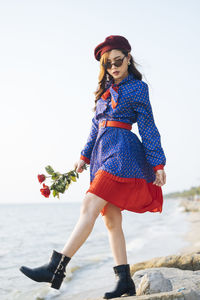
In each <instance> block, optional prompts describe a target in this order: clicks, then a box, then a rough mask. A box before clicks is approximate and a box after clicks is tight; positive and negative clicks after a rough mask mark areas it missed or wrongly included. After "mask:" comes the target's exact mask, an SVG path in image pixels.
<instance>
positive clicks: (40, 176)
mask: <svg viewBox="0 0 200 300" xmlns="http://www.w3.org/2000/svg"><path fill="white" fill-rule="evenodd" d="M45 179H46V176H45V175H43V174H41V175H38V180H39V183H42V182H43V181H45Z"/></svg>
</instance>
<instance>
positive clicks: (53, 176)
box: [51, 172, 59, 180]
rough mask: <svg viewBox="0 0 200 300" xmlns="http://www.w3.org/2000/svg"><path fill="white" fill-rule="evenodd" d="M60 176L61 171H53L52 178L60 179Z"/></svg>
mask: <svg viewBox="0 0 200 300" xmlns="http://www.w3.org/2000/svg"><path fill="white" fill-rule="evenodd" d="M58 178H59V173H58V172H56V173H53V174H52V176H51V179H52V180H56V179H58Z"/></svg>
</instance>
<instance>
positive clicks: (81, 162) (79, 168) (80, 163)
mask: <svg viewBox="0 0 200 300" xmlns="http://www.w3.org/2000/svg"><path fill="white" fill-rule="evenodd" d="M85 164H86V162H85V161H84V160H82V159H79V160H78V161H77V162H75V164H74V169H75V170H76V172H77V173H82V172H83V170H84V169H83V166H84V165H85Z"/></svg>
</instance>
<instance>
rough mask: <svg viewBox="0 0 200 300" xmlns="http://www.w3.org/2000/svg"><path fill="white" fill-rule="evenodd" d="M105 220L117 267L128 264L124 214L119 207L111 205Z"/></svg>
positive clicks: (107, 209) (108, 206)
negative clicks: (123, 224) (123, 225)
mask: <svg viewBox="0 0 200 300" xmlns="http://www.w3.org/2000/svg"><path fill="white" fill-rule="evenodd" d="M103 220H104V222H105V225H106V227H107V229H108V236H109V242H110V247H111V250H112V253H113V257H114V260H115V263H116V265H122V264H127V254H126V242H125V238H124V233H123V230H122V214H121V210H120V209H119V207H117V206H115V205H113V204H111V203H109V204H108V205H107V207H106V214H105V215H104V216H103Z"/></svg>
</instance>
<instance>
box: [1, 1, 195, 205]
mask: <svg viewBox="0 0 200 300" xmlns="http://www.w3.org/2000/svg"><path fill="white" fill-rule="evenodd" d="M199 11H200V1H198V0H196V1H195V0H190V1H186V0H185V1H184V0H163V1H160V0H125V1H117V0H115V1H114V0H111V1H105V0H102V1H96V0H91V1H87V0H85V1H81V0H77V1H67V0H65V1H59V0H55V1H51V0H48V1H44V0H40V1H36V0H34V1H33V0H32V1H29V0H26V1H25V0H24V1H20V0H17V1H10V0H7V1H0V41H1V46H0V101H1V118H0V129H1V145H0V146H1V148H0V151H1V156H0V157H1V164H0V165H1V172H0V182H1V197H0V202H1V203H2V202H3V203H8V202H26V203H29V202H48V203H49V202H56V201H82V200H83V197H84V193H85V192H86V190H87V189H88V188H89V168H88V170H87V171H84V172H83V173H80V174H79V175H80V178H79V179H78V181H77V182H76V183H74V182H73V183H72V185H71V186H70V188H69V190H68V191H67V192H66V193H65V194H64V195H61V200H58V199H57V198H53V197H51V198H49V199H48V198H45V197H43V196H41V194H40V191H39V189H40V188H41V185H40V184H39V182H38V180H37V175H38V174H41V173H45V169H44V168H45V166H47V165H49V164H50V165H51V166H52V167H54V168H55V170H56V171H59V172H68V171H70V170H72V169H73V167H74V163H75V162H76V161H77V160H78V159H79V156H80V152H81V150H82V148H83V147H84V145H85V143H86V140H87V137H88V135H89V131H90V127H91V119H92V117H93V112H92V108H93V106H94V94H93V93H94V91H95V89H96V87H97V83H98V73H99V62H98V61H96V60H95V58H94V48H95V47H96V45H98V44H99V43H101V42H103V41H104V39H105V38H106V37H107V36H109V35H123V36H125V37H126V38H127V39H128V40H129V42H130V44H131V46H132V51H131V54H132V56H133V57H134V59H135V60H136V62H137V63H138V64H140V66H139V67H138V69H139V70H140V72H141V73H142V74H143V76H144V77H143V80H144V81H145V82H147V83H148V85H149V91H150V101H151V105H152V109H153V114H154V119H155V123H156V126H157V128H158V130H159V132H160V134H161V144H162V147H163V149H164V152H165V155H166V159H167V161H166V166H165V172H166V175H167V182H166V184H165V185H164V186H163V187H162V189H163V193H164V194H165V193H169V192H174V191H181V190H184V189H188V188H190V187H191V186H196V185H199V184H200V171H199V170H200V159H199V153H200V141H199V129H200V126H199V112H200V101H199V100H200V84H199V82H200V80H199V72H200V71H199V70H200V58H199V53H200V42H199V36H200V18H199ZM132 131H133V132H135V133H137V134H138V130H137V125H136V124H134V125H133V129H132ZM47 183H48V182H47Z"/></svg>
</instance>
